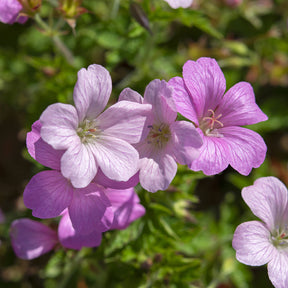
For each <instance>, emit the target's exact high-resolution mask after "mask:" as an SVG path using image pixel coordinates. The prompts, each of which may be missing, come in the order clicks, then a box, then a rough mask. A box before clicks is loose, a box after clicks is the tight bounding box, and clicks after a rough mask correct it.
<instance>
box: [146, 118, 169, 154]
mask: <svg viewBox="0 0 288 288" xmlns="http://www.w3.org/2000/svg"><path fill="white" fill-rule="evenodd" d="M148 128H149V129H150V131H149V134H148V136H147V143H148V144H151V145H153V146H154V147H155V148H158V149H162V148H164V147H165V146H166V145H167V143H168V141H169V140H170V138H171V132H170V129H169V125H167V124H164V123H161V124H160V125H149V126H148Z"/></svg>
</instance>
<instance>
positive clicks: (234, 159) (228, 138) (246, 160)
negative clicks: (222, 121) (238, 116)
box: [219, 126, 267, 175]
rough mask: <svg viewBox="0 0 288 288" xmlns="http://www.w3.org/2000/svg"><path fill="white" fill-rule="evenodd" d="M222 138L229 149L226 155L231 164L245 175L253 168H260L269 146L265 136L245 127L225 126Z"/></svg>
mask: <svg viewBox="0 0 288 288" xmlns="http://www.w3.org/2000/svg"><path fill="white" fill-rule="evenodd" d="M219 131H220V133H221V134H223V136H224V137H223V138H221V140H222V141H223V143H226V146H227V147H229V149H230V152H228V151H229V149H228V150H227V151H226V154H225V157H226V158H227V159H228V161H229V164H230V165H231V166H232V167H233V168H234V169H235V170H237V171H238V172H239V173H241V174H243V175H248V174H249V173H250V172H251V170H252V168H258V167H259V166H260V165H261V164H262V163H263V162H264V160H265V157H266V151H267V147H266V144H265V142H264V140H263V138H262V137H261V136H260V135H259V134H258V133H256V132H254V131H252V130H250V129H246V128H243V127H236V126H230V127H224V128H221V129H219Z"/></svg>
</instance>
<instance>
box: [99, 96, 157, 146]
mask: <svg viewBox="0 0 288 288" xmlns="http://www.w3.org/2000/svg"><path fill="white" fill-rule="evenodd" d="M151 116H152V107H151V105H149V104H139V103H135V102H130V101H124V100H123V101H120V102H117V103H116V104H114V105H112V106H110V107H109V108H108V109H107V110H106V111H104V112H103V113H102V114H101V115H100V116H99V117H98V118H97V122H98V123H99V126H100V127H99V128H100V129H101V130H102V131H103V133H105V135H109V136H112V137H115V138H119V139H122V140H125V141H127V142H128V143H132V144H134V143H137V142H139V141H140V140H141V139H143V138H144V137H146V136H147V133H148V132H147V131H146V130H148V129H145V130H144V132H146V133H144V132H143V129H144V127H147V126H149V125H150V123H151V120H150V118H149V117H151ZM147 117H148V118H147Z"/></svg>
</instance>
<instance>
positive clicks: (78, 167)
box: [40, 65, 151, 188]
mask: <svg viewBox="0 0 288 288" xmlns="http://www.w3.org/2000/svg"><path fill="white" fill-rule="evenodd" d="M111 89H112V83H111V77H110V75H109V72H108V71H107V70H106V69H105V68H104V67H102V66H100V65H90V66H89V67H88V69H87V70H86V69H84V68H83V69H81V70H80V71H79V72H78V80H77V83H76V86H75V88H74V94H73V97H74V102H75V107H74V106H72V105H69V104H61V103H56V104H52V105H50V106H49V107H48V108H47V109H46V110H45V111H44V112H43V113H42V115H41V117H40V121H41V123H42V128H41V137H42V139H43V140H44V141H45V142H47V143H48V144H49V145H51V146H52V147H53V148H54V149H56V150H64V151H65V152H64V154H63V156H62V157H61V173H62V174H63V176H64V177H66V178H67V179H69V180H70V181H71V183H72V185H73V186H74V187H76V188H83V187H86V186H87V185H88V184H89V183H90V182H91V181H92V180H93V178H94V177H95V175H96V173H97V171H98V169H99V168H100V169H101V170H102V172H103V173H104V175H105V176H107V177H108V178H110V179H111V180H116V181H127V180H128V179H129V178H131V177H132V176H133V175H135V174H136V172H137V171H138V160H139V155H138V152H137V150H136V149H135V148H134V147H133V146H132V145H131V144H135V143H137V142H139V141H140V139H141V135H142V129H143V126H144V124H145V121H146V114H147V113H148V111H150V109H151V106H150V105H139V104H138V103H132V102H128V101H121V102H118V103H116V104H114V105H112V106H111V107H109V108H108V109H107V110H105V111H104V112H103V113H102V114H100V113H101V111H103V110H104V108H105V106H106V104H107V102H108V99H109V96H110V93H111Z"/></svg>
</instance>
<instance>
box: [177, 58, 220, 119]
mask: <svg viewBox="0 0 288 288" xmlns="http://www.w3.org/2000/svg"><path fill="white" fill-rule="evenodd" d="M183 79H184V83H185V85H186V87H187V89H188V91H189V93H190V97H191V99H192V102H193V103H194V107H195V110H196V112H197V118H198V119H199V118H201V117H202V116H204V114H205V113H206V111H208V110H209V109H212V110H215V108H216V107H217V105H219V103H220V101H221V99H222V96H223V95H224V93H225V90H226V80H225V77H224V74H223V72H222V71H221V69H220V67H219V65H218V63H217V62H216V60H215V59H212V58H206V57H202V58H199V59H198V60H197V61H196V62H194V61H191V60H188V61H187V62H186V63H185V64H184V66H183Z"/></svg>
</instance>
